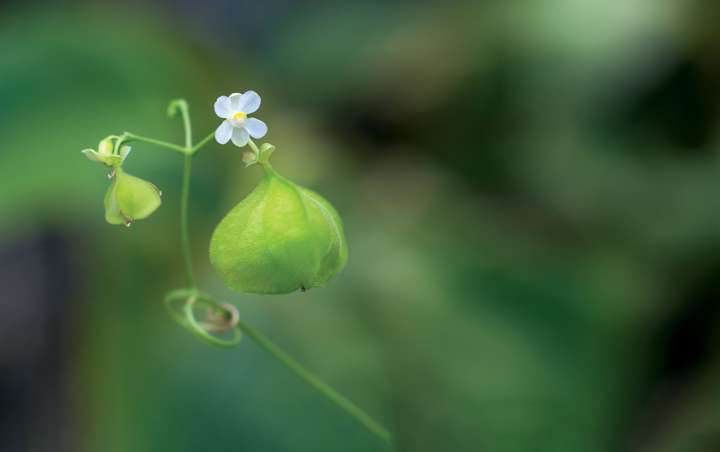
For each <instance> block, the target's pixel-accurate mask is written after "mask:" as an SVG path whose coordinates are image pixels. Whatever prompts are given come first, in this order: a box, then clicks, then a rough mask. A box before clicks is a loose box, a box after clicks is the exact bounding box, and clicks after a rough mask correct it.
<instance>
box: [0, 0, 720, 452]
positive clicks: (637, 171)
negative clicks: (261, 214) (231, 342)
mask: <svg viewBox="0 0 720 452" xmlns="http://www.w3.org/2000/svg"><path fill="white" fill-rule="evenodd" d="M719 24H720V6H719V5H717V4H716V3H715V2H711V1H687V2H681V1H669V0H662V1H637V2H627V1H619V0H618V1H608V0H583V1H573V0H551V1H547V2H531V1H510V2H508V1H478V0H475V1H457V2H439V1H421V2H409V1H408V2H401V1H397V2H381V1H362V2H360V1H336V2H329V1H325V2H291V1H287V0H286V1H265V2H247V1H225V0H212V1H206V2H199V1H189V0H184V1H179V2H170V1H165V2H150V1H147V2H144V1H131V2H123V3H117V2H116V3H103V2H90V1H87V2H74V3H58V2H39V1H31V2H19V1H14V2H13V1H10V2H5V3H3V4H2V5H1V6H0V137H1V138H0V139H1V143H2V144H1V146H0V220H2V221H0V288H1V290H0V294H1V295H0V450H2V451H8V452H15V451H57V452H63V451H73V452H74V451H103V452H112V451H118V452H119V451H123V452H126V451H132V452H144V451H148V452H149V451H153V452H160V451H173V452H182V451H198V450H242V451H258V452H260V451H262V452H273V451H313V452H320V451H338V450H342V451H363V452H365V451H371V450H384V449H383V446H382V444H380V443H379V442H378V441H377V440H376V439H375V438H373V437H372V436H370V435H369V434H368V433H367V432H365V431H364V430H363V429H362V428H361V427H359V426H358V425H356V424H355V423H354V422H353V421H352V420H351V419H349V418H347V417H346V416H344V415H343V414H342V413H340V412H339V411H338V410H337V408H336V407H334V406H332V405H330V404H329V403H328V402H326V401H325V400H324V399H323V398H322V397H320V396H319V395H317V394H316V393H314V392H313V391H311V390H310V389H308V388H307V387H305V386H304V385H303V384H302V382H300V381H299V380H297V379H296V378H295V377H293V376H292V375H291V374H289V373H288V372H287V371H286V370H285V369H283V368H282V367H281V366H280V365H279V364H278V363H277V362H275V361H273V360H272V359H271V358H270V357H269V356H268V355H266V354H264V353H263V352H262V351H261V350H259V349H258V348H257V347H256V346H255V345H254V344H253V343H252V342H250V341H248V340H246V341H244V342H243V343H242V344H241V345H240V346H239V347H238V348H235V349H231V350H221V349H216V348H212V347H210V346H208V345H205V344H203V343H200V342H198V341H197V340H196V339H194V338H193V337H192V336H190V335H189V334H187V332H185V331H184V330H182V329H180V328H178V327H177V325H175V324H174V323H173V322H172V320H171V319H170V318H169V317H168V316H167V315H166V313H165V312H164V310H163V306H162V303H161V301H162V298H163V296H164V294H165V292H166V291H168V290H169V289H172V288H175V287H179V286H181V285H182V283H183V275H182V260H181V257H180V248H179V234H178V223H177V219H178V204H179V194H180V174H181V159H180V158H178V156H177V155H173V154H172V153H170V152H166V151H164V150H161V149H157V148H152V147H150V146H147V145H142V144H137V145H135V146H134V150H133V153H132V155H131V157H130V158H129V160H128V163H127V165H126V167H127V169H128V171H130V172H132V173H133V174H136V175H138V176H140V177H143V178H145V179H148V180H152V181H153V182H154V183H156V184H157V185H158V186H159V187H160V188H161V189H162V190H163V193H164V196H163V206H162V207H161V209H160V210H159V211H158V212H157V213H156V214H154V215H153V216H152V217H151V218H150V219H148V220H145V221H142V222H138V223H136V224H135V225H133V226H132V227H131V228H124V227H116V226H110V225H108V224H106V223H105V222H104V220H103V203H102V201H103V195H104V192H105V189H106V188H107V179H106V174H105V172H104V171H103V170H102V168H100V167H99V166H97V165H93V164H91V163H90V162H88V161H87V160H86V159H85V158H84V157H83V156H82V154H80V150H81V149H84V148H88V147H95V146H96V144H97V142H98V141H99V140H100V139H101V138H102V137H104V136H106V135H108V134H111V133H120V132H122V131H124V130H129V131H132V132H135V133H139V134H142V135H148V136H153V137H157V138H160V139H165V140H170V141H173V142H180V141H181V140H182V130H181V127H180V124H178V121H176V120H171V119H168V118H167V117H166V116H165V108H166V105H167V102H168V101H169V100H170V99H172V98H176V97H185V98H186V99H187V100H188V102H189V103H190V108H191V114H192V115H193V121H194V128H195V134H196V136H198V137H202V136H204V135H205V134H206V133H207V132H209V131H211V130H213V128H215V127H217V125H218V124H219V120H218V119H217V118H216V117H215V115H214V113H213V110H212V104H213V102H214V100H215V99H216V98H217V96H219V95H223V94H228V93H230V92H236V91H245V90H247V89H253V90H255V91H258V92H259V93H260V94H261V96H262V98H263V105H262V107H261V109H260V111H259V112H258V113H257V116H258V117H260V118H262V119H263V120H265V121H266V122H267V123H268V125H269V129H270V131H269V134H268V136H267V137H266V139H267V140H268V141H270V142H272V143H273V144H275V145H276V146H277V151H276V152H275V154H274V156H273V165H274V166H275V168H276V169H278V170H279V171H280V172H282V173H283V174H284V175H286V176H287V177H289V178H290V179H292V180H294V181H295V182H297V183H299V184H302V185H303V186H306V187H310V188H312V189H314V190H316V191H318V192H319V193H321V194H323V195H324V196H325V197H326V198H327V199H328V200H330V202H332V203H333V205H334V206H335V207H336V208H337V210H338V211H339V212H340V214H341V215H342V217H343V219H344V222H345V227H346V233H347V236H348V242H349V246H350V260H349V263H348V266H347V268H346V269H345V271H344V272H343V273H342V274H341V275H340V276H338V277H337V278H336V279H335V280H334V281H333V282H332V283H331V284H330V285H329V286H328V287H327V288H324V289H320V290H311V291H308V292H307V293H298V294H292V295H287V296H265V297H262V296H246V295H240V294H236V293H232V292H230V291H229V290H227V289H225V288H223V287H222V284H221V282H220V280H219V278H218V276H217V275H216V274H215V273H214V272H213V270H212V268H211V267H210V265H209V262H208V258H207V246H208V242H209V238H210V234H211V232H212V230H213V228H214V226H215V224H217V222H218V221H219V220H220V219H221V218H222V216H223V215H224V213H225V212H226V211H227V210H229V209H230V208H231V207H232V206H233V205H234V204H236V203H237V202H238V201H239V200H240V199H242V197H243V196H244V195H245V194H247V193H248V192H249V191H250V190H251V189H252V187H253V186H254V184H255V183H256V182H257V180H258V178H259V170H258V169H257V168H256V167H253V168H249V169H244V168H243V164H242V161H241V152H239V150H238V149H237V148H234V147H233V146H219V145H217V144H215V143H213V144H211V145H209V146H208V147H207V148H206V149H203V150H202V151H201V153H200V154H199V155H198V157H197V159H196V162H195V168H194V169H195V174H194V179H193V182H192V183H193V187H192V194H191V230H192V235H193V253H194V257H195V259H194V260H195V263H196V265H197V267H198V269H197V271H198V276H199V280H200V281H201V284H202V286H203V287H204V288H205V289H206V290H207V291H209V292H212V293H214V294H216V295H217V296H218V297H220V298H221V299H223V300H226V301H229V302H232V303H234V304H236V305H237V306H238V308H239V311H240V315H241V316H243V318H244V319H247V321H249V322H250V323H252V324H254V325H256V326H257V327H258V328H260V329H261V330H263V331H264V332H265V333H266V334H268V335H269V336H270V337H272V338H273V339H274V340H276V341H277V342H278V343H279V344H280V345H282V346H283V347H284V348H286V349H287V350H288V351H289V352H290V353H291V354H292V355H294V356H296V357H297V358H298V359H299V360H300V361H302V362H303V363H304V364H306V365H307V366H308V367H309V368H310V369H313V370H314V371H315V372H317V373H318V374H319V375H320V376H322V377H323V378H324V379H326V380H327V381H328V382H329V383H331V384H332V385H333V386H335V387H337V388H338V389H339V390H340V391H341V392H343V393H345V394H346V395H348V396H349V398H351V399H352V400H354V401H356V402H357V403H358V404H359V405H360V406H362V407H364V408H366V409H367V410H368V411H369V412H370V413H371V414H372V415H373V416H374V417H377V418H378V419H379V420H381V421H382V423H383V424H385V425H386V426H388V428H389V429H390V430H391V431H392V432H393V433H394V435H395V438H396V444H395V446H394V449H395V450H398V451H414V452H422V451H432V452H436V451H445V450H452V451H468V452H474V451H489V452H505V451H507V452H516V451H517V452H522V451H533V452H535V451H548V452H564V451H567V452H577V451H583V452H594V451H598V452H600V451H613V452H615V451H640V452H714V451H718V450H720V385H718V383H717V382H718V381H720V338H719V337H718V332H717V331H718V328H717V326H718V325H720V304H718V297H719V295H720V283H718V278H717V275H718V274H719V273H720V211H719V210H718V208H717V207H716V204H717V202H718V199H719V198H720V179H719V178H718V175H719V174H720V153H719V151H718V144H719V143H718V138H719V134H718V132H719V131H720V128H719V127H718V122H719V119H720V118H719V113H720V109H719V108H718V107H719V106H720V32H719V31H718V30H720V28H718V25H719Z"/></svg>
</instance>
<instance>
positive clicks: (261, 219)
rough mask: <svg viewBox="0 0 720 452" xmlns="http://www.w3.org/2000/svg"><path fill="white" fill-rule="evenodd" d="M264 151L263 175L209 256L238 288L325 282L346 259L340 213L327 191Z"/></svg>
mask: <svg viewBox="0 0 720 452" xmlns="http://www.w3.org/2000/svg"><path fill="white" fill-rule="evenodd" d="M271 151H272V150H270V152H271ZM267 155H269V154H267ZM263 157H265V158H263V159H261V161H260V163H261V165H262V167H263V170H264V175H263V179H262V180H261V181H260V182H259V183H258V185H257V187H255V189H254V190H253V191H252V192H251V193H250V194H249V195H248V196H247V197H246V198H245V199H243V200H242V201H241V202H240V203H239V204H238V205H236V206H235V207H234V208H233V209H232V210H230V212H229V213H228V214H227V215H226V216H225V218H223V220H222V221H221V222H220V224H219V225H218V226H217V228H216V229H215V232H214V233H213V236H212V239H211V241H210V261H211V262H212V264H213V266H214V267H215V269H216V270H217V271H218V272H219V273H220V276H221V277H222V279H223V281H224V282H225V284H226V285H227V286H228V287H230V288H231V289H234V290H237V291H239V292H246V293H258V294H281V293H288V292H293V291H295V290H298V289H300V290H305V289H309V288H312V287H322V286H324V285H326V284H327V283H328V281H330V279H332V277H333V276H335V275H336V274H337V273H338V272H340V270H342V269H343V267H344V266H345V263H346V262H347V257H348V249H347V242H346V240H345V234H344V232H343V226H342V221H341V220H340V216H339V215H338V214H337V212H336V211H335V209H334V208H333V207H332V205H330V203H329V202H327V201H326V200H325V199H324V198H323V197H322V196H320V195H318V194H317V193H315V192H313V191H311V190H308V189H306V188H303V187H300V186H299V185H296V184H294V183H293V182H291V181H289V180H288V179H286V178H284V177H283V176H281V175H280V174H278V173H277V172H276V171H275V170H273V169H272V167H270V165H269V164H268V163H267V160H266V157H267V156H266V155H263Z"/></svg>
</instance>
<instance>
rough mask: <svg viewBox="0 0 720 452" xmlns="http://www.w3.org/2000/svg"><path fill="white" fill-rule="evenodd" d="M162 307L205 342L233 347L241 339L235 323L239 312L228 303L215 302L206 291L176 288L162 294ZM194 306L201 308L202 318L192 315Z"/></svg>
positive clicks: (197, 308)
mask: <svg viewBox="0 0 720 452" xmlns="http://www.w3.org/2000/svg"><path fill="white" fill-rule="evenodd" d="M178 302H181V303H182V304H179V303H178ZM165 307H166V308H167V310H168V312H169V313H170V316H171V317H172V318H173V319H174V320H175V321H176V322H177V323H178V324H179V325H180V326H182V327H183V328H185V329H187V330H189V331H190V332H191V333H193V334H194V335H195V336H197V337H198V338H200V339H202V340H204V341H205V342H207V343H209V344H212V345H216V346H218V347H233V346H235V345H237V344H238V343H240V340H241V339H242V332H241V331H240V328H239V326H238V323H239V321H240V316H239V314H238V311H237V308H235V306H233V305H231V304H227V303H223V304H220V303H217V302H216V301H215V300H213V299H212V298H211V297H210V296H209V295H206V294H204V293H202V292H198V291H196V290H191V289H178V290H174V291H172V292H170V293H168V294H167V295H166V296H165ZM198 310H202V311H204V312H205V320H203V321H201V322H199V321H198V320H197V319H196V318H195V312H196V311H198ZM228 333H230V334H231V337H230V338H229V339H224V338H223V337H220V336H219V334H228Z"/></svg>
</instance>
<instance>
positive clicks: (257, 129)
mask: <svg viewBox="0 0 720 452" xmlns="http://www.w3.org/2000/svg"><path fill="white" fill-rule="evenodd" d="M260 104H261V99H260V95H259V94H258V93H256V92H255V91H246V92H244V93H232V94H230V95H229V96H220V97H218V98H217V100H216V101H215V105H214V108H215V114H216V115H218V117H220V118H223V119H224V121H223V122H222V123H221V124H220V126H219V127H218V128H217V130H216V131H215V140H216V141H217V142H218V143H220V144H226V143H227V142H228V141H230V140H232V142H233V144H234V145H235V146H238V147H243V146H245V145H247V143H248V141H249V139H250V137H253V138H262V137H264V136H265V134H267V130H268V127H267V125H266V124H265V123H264V122H263V121H261V120H259V119H257V118H250V117H249V115H250V114H252V113H254V112H256V111H257V110H258V109H259V108H260Z"/></svg>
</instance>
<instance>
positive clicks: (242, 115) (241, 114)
mask: <svg viewBox="0 0 720 452" xmlns="http://www.w3.org/2000/svg"><path fill="white" fill-rule="evenodd" d="M245 118H247V114H246V113H245V112H242V111H239V112H237V113H235V114H234V115H233V119H234V120H236V121H242V120H244V119H245Z"/></svg>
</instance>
